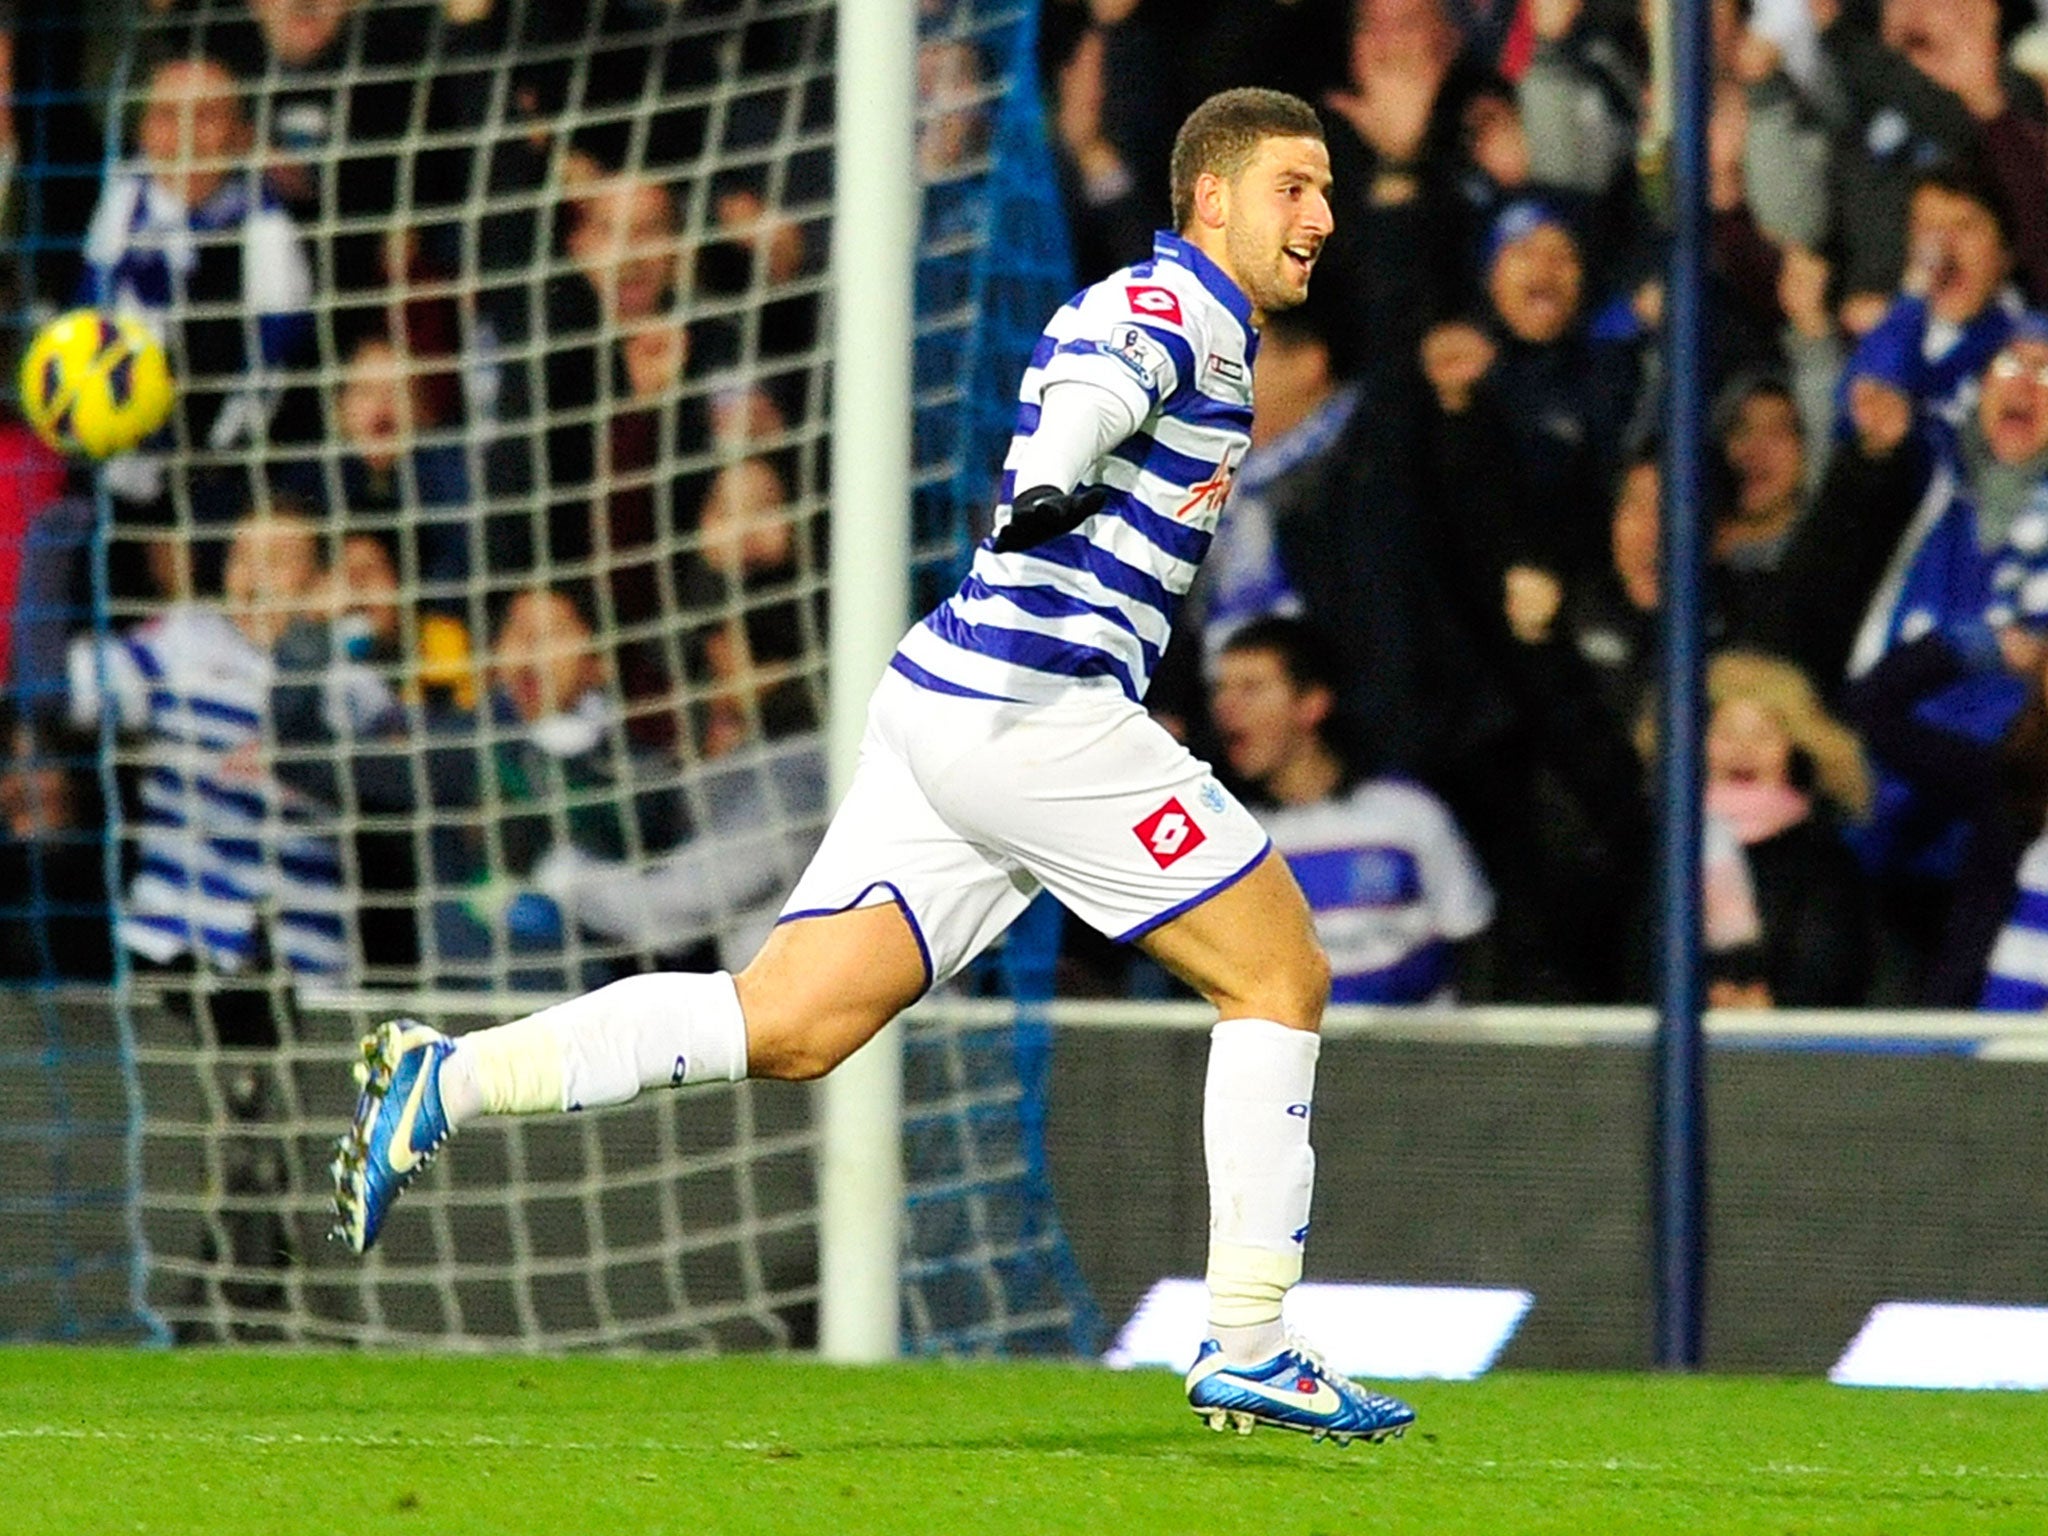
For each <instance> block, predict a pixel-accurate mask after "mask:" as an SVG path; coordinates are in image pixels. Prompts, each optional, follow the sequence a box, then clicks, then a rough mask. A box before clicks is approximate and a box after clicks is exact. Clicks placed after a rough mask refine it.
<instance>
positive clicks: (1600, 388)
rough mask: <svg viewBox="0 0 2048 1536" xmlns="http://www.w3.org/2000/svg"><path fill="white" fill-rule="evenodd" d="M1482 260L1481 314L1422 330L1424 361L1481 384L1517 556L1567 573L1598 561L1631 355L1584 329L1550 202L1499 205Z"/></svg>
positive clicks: (1429, 368)
mask: <svg viewBox="0 0 2048 1536" xmlns="http://www.w3.org/2000/svg"><path fill="white" fill-rule="evenodd" d="M1484 268H1485V271H1486V273H1487V293H1488V297H1489V302H1490V306H1491V314H1490V316H1489V317H1488V318H1487V320H1486V321H1485V322H1484V323H1483V324H1475V323H1474V322H1471V321H1463V320H1460V321H1452V322H1449V323H1447V324H1445V325H1441V326H1438V327H1436V328H1435V329H1433V330H1432V331H1431V332H1430V333H1429V335H1428V336H1427V337H1426V338H1425V339H1424V341H1423V344H1422V363H1423V371H1424V373H1425V374H1426V375H1427V376H1429V377H1430V379H1431V382H1432V384H1434V385H1437V386H1438V388H1439V393H1441V392H1442V389H1443V387H1444V386H1443V383H1442V382H1440V381H1446V380H1448V381H1454V382H1455V384H1456V386H1457V388H1458V389H1459V390H1461V391H1468V392H1469V391H1477V390H1483V392H1484V395H1485V397H1486V403H1487V405H1488V406H1489V408H1490V409H1493V410H1495V411H1497V412H1498V415H1499V419H1500V421H1501V422H1502V424H1503V425H1504V427H1505V429H1506V432H1507V434H1508V436H1509V438H1510V440H1511V442H1512V444H1513V459H1514V465H1515V470H1516V473H1517V474H1518V476H1519V478H1520V483H1521V490H1522V494H1523V501H1522V506H1523V513H1522V521H1521V525H1520V527H1519V530H1518V532H1517V542H1518V544H1519V545H1520V550H1519V555H1520V558H1521V560H1522V561H1523V562H1524V563H1529V564H1534V565H1540V566H1542V567H1544V568H1546V569H1548V570H1551V571H1553V572H1555V573H1558V574H1559V575H1561V576H1563V577H1566V578H1569V577H1571V576H1572V575H1574V574H1576V573H1577V572H1579V571H1581V570H1586V569H1592V568H1595V567H1596V566H1597V564H1598V562H1599V560H1600V551H1601V543H1602V541H1601V523H1600V517H1599V513H1598V511H1597V509H1598V508H1599V507H1601V506H1602V505H1603V504H1604V501H1605V495H1604V487H1605V486H1606V485H1607V483H1608V482H1609V480H1610V478H1611V477H1612V475H1613V474H1614V471H1615V467H1616V465H1617V464H1618V463H1619V461H1620V458H1621V455H1622V451H1623V446H1624V437H1625V434H1626V429H1627V427H1628V425H1629V422H1630V420H1631V417H1632V416H1633V414H1634V412H1635V409H1636V404H1637V391H1638V388H1639V378H1638V365H1637V359H1636V355H1635V352H1634V350H1633V348H1632V347H1630V346H1627V345H1617V344H1612V343H1607V342H1603V341H1598V340H1595V339H1594V338H1593V336H1592V335H1591V334H1590V333H1589V332H1588V329H1587V326H1586V322H1585V318H1584V310H1585V305H1584V294H1585V281H1586V273H1585V266H1584V263H1583V262H1582V261H1581V259H1580V255H1579V244H1578V240H1577V239H1576V237H1575V236H1574V235H1573V233H1572V231H1571V230H1570V229H1569V228H1568V227H1567V225H1566V224H1565V222H1564V220H1563V218H1562V217H1561V216H1560V215H1559V213H1558V212H1557V210H1556V209H1554V208H1552V207H1551V206H1550V205H1549V204H1547V203H1544V202H1542V201H1540V200H1537V199H1533V198H1532V199H1523V200H1521V201H1518V202H1514V203H1511V204H1509V205H1508V206H1507V207H1506V208H1505V209H1503V210H1502V211H1501V213H1500V215H1499V216H1498V218H1496V219H1495V221H1494V225H1493V229H1492V231H1491V232H1490V235H1489V238H1488V244H1487V249H1486V252H1485V259H1484Z"/></svg>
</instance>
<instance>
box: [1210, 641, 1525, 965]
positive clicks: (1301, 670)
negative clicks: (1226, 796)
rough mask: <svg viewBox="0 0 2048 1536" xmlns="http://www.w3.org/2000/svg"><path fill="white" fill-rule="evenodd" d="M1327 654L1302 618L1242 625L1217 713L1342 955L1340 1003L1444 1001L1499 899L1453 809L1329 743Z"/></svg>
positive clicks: (1220, 679) (1328, 942)
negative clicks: (1365, 770)
mask: <svg viewBox="0 0 2048 1536" xmlns="http://www.w3.org/2000/svg"><path fill="white" fill-rule="evenodd" d="M1328 654H1329V650H1328V646H1327V645H1326V644H1325V643H1324V642H1323V640H1322V639H1321V638H1320V637H1319V636H1318V635H1317V634H1316V633H1315V631H1314V630H1312V629H1310V628H1309V627H1308V626H1306V625H1303V624H1301V623H1300V622H1299V621H1297V620H1291V619H1279V618H1273V619H1260V620H1257V621H1255V622H1253V623H1251V624H1247V625H1245V626H1244V627H1243V628H1241V629H1239V630H1237V631H1236V632H1235V633H1234V634H1232V636H1231V637H1230V639H1229V640H1228V641H1227V642H1226V643H1225V645H1224V647H1223V653H1222V655H1221V656H1220V657H1218V659H1217V664H1216V682H1215V690H1214V694H1213V702H1212V707H1213V710H1214V714H1215V720H1216V728H1217V731H1218V732H1219V734H1220V735H1221V737H1222V741H1223V748H1224V752H1225V754H1226V758H1227V761H1228V762H1229V764H1230V769H1231V772H1232V773H1233V774H1234V775H1235V776H1236V777H1237V778H1238V779H1240V780H1241V781H1243V782H1244V783H1245V784H1246V785H1247V786H1248V787H1249V789H1250V790H1251V791H1252V796H1253V799H1254V801H1255V802H1261V801H1262V802H1264V803H1263V805H1262V809H1261V813H1260V820H1261V822H1262V824H1263V825H1264V826H1265V828H1266V830H1267V831H1268V832H1269V833H1270V834H1271V835H1272V838H1273V845H1274V846H1275V847H1276V848H1278V849H1279V850H1280V853H1281V855H1282V856H1283V857H1284V858H1285V859H1286V860H1287V866H1288V868H1289V869H1290V870H1292V871H1293V873H1294V877H1295V879H1296V881H1297V882H1299V884H1300V885H1301V888H1302V893H1303V894H1304V895H1305V896H1306V897H1307V898H1308V903H1309V909H1310V911H1311V912H1312V913H1313V914H1314V916H1315V925H1316V934H1317V937H1318V938H1320V939H1321V940H1322V942H1323V947H1324V949H1325V950H1327V951H1328V953H1329V956H1330V971H1331V978H1330V1000H1331V1001H1332V1002H1338V1003H1445V1002H1451V1001H1454V1000H1455V998H1456V991H1457V972H1458V951H1459V948H1460V946H1462V945H1464V944H1465V943H1466V942H1467V941H1469V940H1471V939H1472V938H1474V937H1475V936H1476V935H1477V934H1479V933H1480V932H1481V931H1482V930H1483V929H1485V928H1486V926H1487V924H1488V923H1490V922H1491V921H1492V918H1493V892H1492V890H1491V889H1490V888H1489V887H1488V885H1487V883H1486V876H1485V874H1484V873H1483V872H1482V871H1481V870H1480V868H1479V863H1478V861H1477V860H1476V859H1475V858H1474V857H1473V854H1472V850H1471V849H1470V848H1469V847H1468V846H1467V845H1466V842H1465V839H1464V837H1463V836H1462V835H1461V834H1460V832H1459V830H1458V826H1457V823H1456V822H1455V821H1454V820H1453V819H1452V817H1451V814H1450V812H1449V811H1448V810H1446V809H1445V807H1444V806H1443V804H1442V802H1441V801H1439V800H1438V799H1437V798H1436V797H1435V796H1434V795H1432V794H1430V793H1429V792H1428V791H1427V790H1426V789H1423V788H1422V787H1421V786H1420V785H1418V784H1415V783H1412V782H1408V781H1404V780H1398V779H1384V778H1383V779H1369V778H1365V777H1363V776H1362V775H1361V774H1360V773H1359V772H1358V771H1357V770H1356V768H1355V767H1353V766H1352V765H1351V764H1349V763H1347V762H1346V760H1345V759H1344V757H1343V756H1342V755H1340V753H1339V752H1338V751H1337V749H1336V748H1335V747H1334V746H1333V745H1332V744H1331V742H1330V740H1329V738H1328V737H1327V736H1326V735H1325V727H1326V725H1327V723H1328V721H1329V719H1330V713H1331V710H1332V708H1333V707H1334V705H1335V701H1336V693H1335V691H1334V689H1333V688H1332V686H1331V680H1330V677H1329V675H1328V672H1327V669H1326V661H1327V657H1328Z"/></svg>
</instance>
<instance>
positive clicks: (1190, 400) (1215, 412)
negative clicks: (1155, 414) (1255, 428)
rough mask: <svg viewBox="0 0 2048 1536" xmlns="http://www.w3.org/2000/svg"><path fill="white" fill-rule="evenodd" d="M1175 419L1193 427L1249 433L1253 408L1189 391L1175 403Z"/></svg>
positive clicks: (1197, 391) (1199, 392)
mask: <svg viewBox="0 0 2048 1536" xmlns="http://www.w3.org/2000/svg"><path fill="white" fill-rule="evenodd" d="M1173 419H1174V420H1175V421H1184V422H1186V423H1187V424H1188V425H1189V426H1191V427H1214V428H1218V429H1220V430H1222V431H1225V432H1249V431H1251V429H1252V408H1251V407H1250V406H1248V405H1237V404H1234V403H1232V402H1230V401H1228V400H1218V399H1216V398H1214V397H1213V396H1210V395H1205V394H1203V393H1202V392H1201V391H1200V390H1193V389H1191V390H1187V391H1186V392H1184V393H1183V394H1182V395H1181V397H1180V398H1179V399H1177V400H1175V401H1174V402H1173Z"/></svg>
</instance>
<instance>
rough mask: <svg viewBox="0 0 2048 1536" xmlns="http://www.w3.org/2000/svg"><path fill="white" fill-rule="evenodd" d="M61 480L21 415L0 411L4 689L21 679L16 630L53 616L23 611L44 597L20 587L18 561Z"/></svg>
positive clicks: (0, 670) (0, 672) (0, 660)
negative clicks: (26, 604) (25, 605)
mask: <svg viewBox="0 0 2048 1536" xmlns="http://www.w3.org/2000/svg"><path fill="white" fill-rule="evenodd" d="M64 480H65V471H64V461H63V460H62V459H60V458H58V457H57V455H56V454H54V453H52V452H51V451H50V450H49V449H48V448H47V447H45V446H44V445H43V442H42V440H41V439H40V438H38V437H37V436H36V435H35V433H33V432H32V431H30V430H29V428H28V427H27V425H26V424H24V423H23V422H22V421H21V420H19V419H18V418H16V417H14V416H12V415H8V416H4V417H0V689H4V691H6V692H8V693H14V692H17V691H18V690H19V688H20V686H21V684H22V682H23V676H22V671H21V667H20V665H19V663H18V662H17V661H16V659H15V655H14V649H15V634H16V632H17V630H19V629H23V628H26V627H29V626H31V625H37V624H46V623H48V622H50V620H51V619H52V618H53V617H54V615H52V614H49V613H47V612H42V611H34V612H25V611H24V607H23V605H24V602H25V601H26V602H27V603H29V604H31V605H33V606H34V607H35V608H37V609H38V610H40V609H41V608H42V606H43V605H44V603H45V601H46V599H45V598H44V597H43V595H42V594H39V593H36V594H31V593H28V592H25V591H24V590H23V585H22V564H23V560H24V557H25V556H27V548H28V544H29V541H30V540H31V539H32V538H34V537H35V536H36V527H37V524H38V522H39V521H40V520H41V518H42V517H43V515H44V513H45V512H46V511H47V510H48V508H49V507H50V505H51V503H53V502H54V501H56V500H57V498H58V497H59V496H61V495H62V494H63V491H64ZM27 558H29V559H31V560H32V559H33V557H32V556H27ZM32 580H33V578H32Z"/></svg>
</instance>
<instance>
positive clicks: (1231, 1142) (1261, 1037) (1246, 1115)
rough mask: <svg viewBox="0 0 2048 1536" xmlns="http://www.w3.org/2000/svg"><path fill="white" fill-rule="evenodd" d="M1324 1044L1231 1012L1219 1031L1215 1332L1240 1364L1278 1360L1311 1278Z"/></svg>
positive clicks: (1211, 1106) (1210, 1120)
mask: <svg viewBox="0 0 2048 1536" xmlns="http://www.w3.org/2000/svg"><path fill="white" fill-rule="evenodd" d="M1321 1049H1322V1039H1321V1037H1320V1036H1318V1035H1316V1034H1314V1033H1313V1032H1311V1031H1309V1030H1301V1029H1289V1028H1288V1027H1287V1026H1286V1025H1284V1024H1276V1023H1274V1022H1272V1021H1271V1020H1269V1019H1225V1020H1224V1021H1223V1022H1222V1023H1220V1024H1218V1025H1217V1026H1216V1027H1215V1029H1214V1030H1212V1031H1211V1032H1210V1035H1209V1075H1208V1081H1207V1084H1206V1086H1205V1088H1204V1092H1203V1100H1202V1143H1203V1152H1204V1155H1205V1160H1206V1161H1207V1163H1208V1169H1209V1275H1208V1282H1209V1332H1210V1335H1211V1336H1212V1337H1214V1338H1215V1339H1216V1341H1217V1342H1218V1343H1219V1344H1220V1345H1222V1347H1223V1354H1224V1358H1225V1359H1227V1360H1228V1361H1229V1362H1230V1363H1231V1364H1232V1365H1255V1364H1257V1363H1258V1362H1260V1361H1262V1360H1266V1359H1270V1358H1271V1357H1272V1356H1273V1355H1274V1354H1276V1353H1277V1352H1278V1351H1279V1350H1280V1348H1281V1346H1282V1344H1283V1343H1284V1342H1285V1339H1286V1333H1285V1331H1284V1329H1283V1328H1282V1327H1281V1322H1280V1303H1281V1300H1282V1298H1284V1297H1285V1296H1286V1294H1287V1292H1288V1290H1289V1289H1290V1288H1291V1287H1292V1286H1293V1285H1294V1283H1295V1282H1296V1281H1298V1280H1299V1279H1300V1278H1301V1249H1302V1243H1303V1242H1304V1241H1305V1239H1306V1238H1307V1236H1308V1209H1309V1197H1310V1195H1311V1193H1312V1192H1313V1189H1314V1186H1315V1177H1316V1155H1315V1152H1314V1150H1313V1149H1312V1148H1311V1147H1310V1146H1309V1142H1308V1119H1309V1103H1310V1100H1311V1099H1312V1098H1313V1096H1314V1093H1315V1081H1316V1056H1317V1054H1318V1053H1319V1052H1320V1051H1321Z"/></svg>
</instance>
